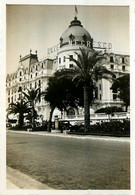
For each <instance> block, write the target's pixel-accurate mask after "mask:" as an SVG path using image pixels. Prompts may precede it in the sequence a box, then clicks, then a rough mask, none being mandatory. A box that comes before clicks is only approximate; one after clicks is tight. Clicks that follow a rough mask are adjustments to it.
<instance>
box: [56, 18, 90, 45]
mask: <svg viewBox="0 0 135 195" xmlns="http://www.w3.org/2000/svg"><path fill="white" fill-rule="evenodd" d="M69 44H72V45H78V46H79V45H80V46H82V45H85V46H87V47H90V48H93V39H92V38H91V36H90V34H89V32H88V31H87V30H86V29H85V28H83V25H82V24H81V22H80V21H79V20H78V19H77V17H74V20H72V21H71V22H70V25H69V27H68V28H67V29H66V30H65V32H64V33H63V34H62V36H61V37H60V47H64V46H67V45H69Z"/></svg>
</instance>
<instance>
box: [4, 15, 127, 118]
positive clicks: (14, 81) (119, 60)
mask: <svg viewBox="0 0 135 195" xmlns="http://www.w3.org/2000/svg"><path fill="white" fill-rule="evenodd" d="M81 46H83V47H85V49H86V50H87V49H89V48H91V49H97V50H101V51H102V52H103V53H104V55H105V57H106V61H105V64H104V65H105V66H106V67H107V68H108V69H109V70H111V71H113V72H114V73H115V75H116V78H118V77H121V76H123V75H124V74H127V73H129V55H121V54H116V53H112V52H111V51H110V50H109V49H108V50H105V48H104V47H101V48H99V47H98V48H96V47H94V44H93V38H92V37H91V35H90V34H89V32H88V31H87V30H86V29H85V28H83V26H82V24H81V22H80V21H79V20H78V19H77V17H75V18H74V20H73V21H71V23H70V25H69V27H68V28H67V29H66V31H65V32H64V33H63V34H62V36H61V37H60V44H59V49H58V52H57V56H56V58H55V59H52V58H45V59H44V60H41V61H39V60H38V56H37V51H36V53H35V54H32V51H30V54H29V55H27V56H25V57H22V56H20V60H19V66H18V69H17V71H16V72H15V73H13V74H10V75H7V79H6V87H7V107H8V105H9V104H10V103H11V102H14V103H15V102H17V101H18V100H20V99H21V96H22V94H21V90H20V89H22V90H23V91H27V89H32V88H34V89H36V88H38V87H40V88H41V91H45V89H46V87H47V82H48V78H49V77H51V76H53V73H54V72H55V71H56V70H57V69H62V68H73V66H74V64H73V62H72V61H71V59H72V58H75V59H77V55H76V53H75V52H79V48H80V47H81ZM111 85H112V83H110V81H106V80H104V79H102V80H100V81H98V82H97V88H98V93H97V100H96V101H95V103H94V104H93V109H94V110H97V109H99V108H101V107H106V106H112V105H113V106H114V105H117V106H121V105H122V102H121V101H120V100H119V99H118V98H117V97H116V94H115V93H113V92H112V90H111V89H110V87H111ZM36 109H37V111H38V114H39V115H40V116H41V115H42V116H43V117H44V120H48V118H49V104H48V103H47V102H45V100H44V99H43V98H41V100H40V102H39V103H37V105H36ZM71 113H72V114H73V115H76V111H74V113H73V110H71V109H70V108H69V113H64V114H62V113H60V112H58V111H55V112H54V116H55V115H58V117H63V118H66V117H67V114H68V115H70V114H71ZM79 113H80V115H81V114H82V113H83V110H82V109H81V108H80V110H79Z"/></svg>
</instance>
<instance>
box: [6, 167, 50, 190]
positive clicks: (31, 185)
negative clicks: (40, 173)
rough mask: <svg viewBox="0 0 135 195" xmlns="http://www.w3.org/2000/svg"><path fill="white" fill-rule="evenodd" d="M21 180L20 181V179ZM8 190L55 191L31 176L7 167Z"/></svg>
mask: <svg viewBox="0 0 135 195" xmlns="http://www.w3.org/2000/svg"><path fill="white" fill-rule="evenodd" d="M18 178H19V179H18ZM7 189H32V190H33V189H36V190H38V189H40V190H42V189H44V190H53V188H51V187H49V186H48V185H46V184H43V183H41V182H39V181H37V180H35V179H33V178H31V177H30V176H28V175H26V174H24V173H22V172H20V171H18V170H16V169H13V168H11V167H8V166H7Z"/></svg>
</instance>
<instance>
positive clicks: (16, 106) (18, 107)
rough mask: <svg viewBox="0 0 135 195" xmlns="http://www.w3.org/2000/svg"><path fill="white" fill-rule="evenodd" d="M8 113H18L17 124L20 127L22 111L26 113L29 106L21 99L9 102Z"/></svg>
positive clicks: (22, 121)
mask: <svg viewBox="0 0 135 195" xmlns="http://www.w3.org/2000/svg"><path fill="white" fill-rule="evenodd" d="M7 111H8V114H12V113H13V114H19V121H18V124H19V126H20V127H22V125H23V123H24V113H28V112H29V111H30V110H29V106H28V102H25V101H24V100H21V101H20V102H16V103H11V104H10V105H9V108H8V110H7Z"/></svg>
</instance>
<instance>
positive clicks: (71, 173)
mask: <svg viewBox="0 0 135 195" xmlns="http://www.w3.org/2000/svg"><path fill="white" fill-rule="evenodd" d="M129 19H130V9H129V6H90V5H9V4H8V5H7V6H6V135H7V138H6V173H7V175H6V179H7V189H21V190H26V189H31V190H130V188H131V181H130V48H129V43H130V35H129V29H130V28H129Z"/></svg>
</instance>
